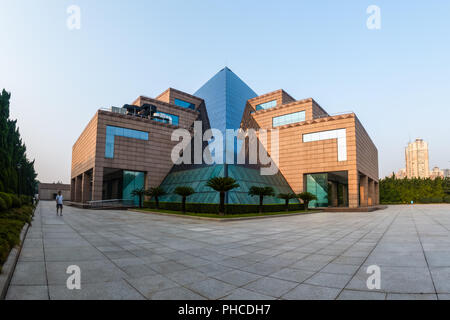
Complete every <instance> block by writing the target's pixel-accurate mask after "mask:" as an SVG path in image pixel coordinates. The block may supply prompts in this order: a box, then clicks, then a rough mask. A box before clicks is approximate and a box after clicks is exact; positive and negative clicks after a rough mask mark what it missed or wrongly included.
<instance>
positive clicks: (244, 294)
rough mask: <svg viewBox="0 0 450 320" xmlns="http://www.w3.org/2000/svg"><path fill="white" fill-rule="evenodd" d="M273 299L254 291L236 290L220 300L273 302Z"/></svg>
mask: <svg viewBox="0 0 450 320" xmlns="http://www.w3.org/2000/svg"><path fill="white" fill-rule="evenodd" d="M274 299H275V298H274V297H271V296H266V295H263V294H260V293H256V292H254V291H250V290H246V289H242V288H237V289H236V290H234V291H233V292H231V293H230V294H229V295H227V296H226V297H224V298H222V299H221V300H274Z"/></svg>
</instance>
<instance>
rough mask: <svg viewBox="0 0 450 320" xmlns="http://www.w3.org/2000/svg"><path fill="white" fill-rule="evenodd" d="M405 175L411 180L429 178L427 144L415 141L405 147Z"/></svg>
mask: <svg viewBox="0 0 450 320" xmlns="http://www.w3.org/2000/svg"><path fill="white" fill-rule="evenodd" d="M405 155H406V175H407V177H408V178H409V179H411V178H429V177H430V166H429V159H428V143H426V142H425V141H423V140H422V139H416V141H414V142H411V143H409V144H408V146H407V147H406V152H405Z"/></svg>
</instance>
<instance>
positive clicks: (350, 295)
mask: <svg viewBox="0 0 450 320" xmlns="http://www.w3.org/2000/svg"><path fill="white" fill-rule="evenodd" d="M385 299H386V293H384V292H372V291H355V290H343V291H342V292H341V293H340V294H339V296H338V300H385Z"/></svg>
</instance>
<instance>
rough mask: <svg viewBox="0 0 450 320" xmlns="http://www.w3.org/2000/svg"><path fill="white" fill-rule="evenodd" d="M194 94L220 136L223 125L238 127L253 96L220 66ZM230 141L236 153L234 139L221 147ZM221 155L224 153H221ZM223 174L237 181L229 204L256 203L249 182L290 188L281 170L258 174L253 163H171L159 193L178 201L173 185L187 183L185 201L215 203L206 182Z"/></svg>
mask: <svg viewBox="0 0 450 320" xmlns="http://www.w3.org/2000/svg"><path fill="white" fill-rule="evenodd" d="M194 95H195V96H197V97H200V98H203V99H204V100H205V104H206V110H207V114H208V119H209V122H210V125H211V128H215V129H218V130H220V131H221V132H222V134H223V135H224V136H225V133H226V130H227V129H233V130H237V129H239V128H240V125H241V120H242V116H243V113H244V109H245V105H246V102H247V100H249V99H251V98H254V97H256V96H257V94H256V93H255V92H254V91H253V90H252V89H251V88H250V87H249V86H247V85H246V84H245V83H244V82H243V81H242V80H241V79H240V78H239V77H238V76H236V75H235V74H234V73H233V72H232V71H231V70H230V69H228V68H224V69H222V70H221V71H220V72H219V73H217V74H216V75H215V76H214V77H213V78H212V79H211V80H209V81H208V82H206V83H205V84H204V85H203V86H202V87H201V88H200V89H199V90H198V91H197V92H196V93H195V94H194ZM231 143H232V144H234V153H235V154H236V153H237V152H238V149H237V141H236V140H234V141H226V142H225V146H224V150H226V145H228V146H230V144H231ZM225 152H226V151H224V153H225ZM229 152H231V150H229ZM225 159H226V155H225V154H224V160H225ZM225 176H229V177H232V178H234V179H235V180H236V181H237V183H239V185H240V187H239V188H237V189H235V190H233V191H231V192H228V195H227V199H226V201H227V203H229V204H257V203H258V202H259V199H258V198H257V197H250V196H249V195H248V191H249V189H250V187H251V186H271V187H273V188H274V190H275V193H276V194H278V193H288V192H292V189H291V188H290V187H289V185H288V184H287V182H286V180H285V179H284V177H283V176H282V175H281V173H278V174H277V175H274V176H262V175H261V174H260V170H259V169H258V168H256V167H255V168H249V167H245V166H240V165H234V164H228V165H227V164H216V165H211V166H204V167H201V168H198V167H196V168H194V167H192V168H191V169H190V168H185V169H184V170H180V168H177V167H175V168H174V169H173V170H172V172H171V173H170V174H169V175H168V176H167V177H166V179H165V180H164V181H163V183H162V185H161V187H162V188H163V189H164V190H165V191H166V192H167V195H166V196H164V197H162V198H161V201H169V202H179V201H180V200H181V199H180V197H179V196H178V195H176V194H173V191H174V190H175V188H176V187H178V186H190V187H192V188H194V190H195V191H196V193H195V194H194V195H192V196H190V197H188V199H187V201H188V202H191V203H217V202H219V194H218V193H217V192H216V191H214V190H212V189H211V188H209V187H206V182H207V181H208V180H209V179H211V178H213V177H225ZM265 202H266V203H284V200H280V199H278V198H276V197H269V198H267V199H266V200H265Z"/></svg>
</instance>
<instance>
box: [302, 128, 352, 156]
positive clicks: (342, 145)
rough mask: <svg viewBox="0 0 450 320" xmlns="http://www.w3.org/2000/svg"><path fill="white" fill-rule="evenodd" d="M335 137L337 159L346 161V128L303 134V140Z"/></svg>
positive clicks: (309, 140) (310, 140)
mask: <svg viewBox="0 0 450 320" xmlns="http://www.w3.org/2000/svg"><path fill="white" fill-rule="evenodd" d="M329 139H337V142H338V161H347V131H346V129H338V130H329V131H321V132H314V133H307V134H304V135H303V142H304V143H307V142H313V141H323V140H329Z"/></svg>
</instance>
